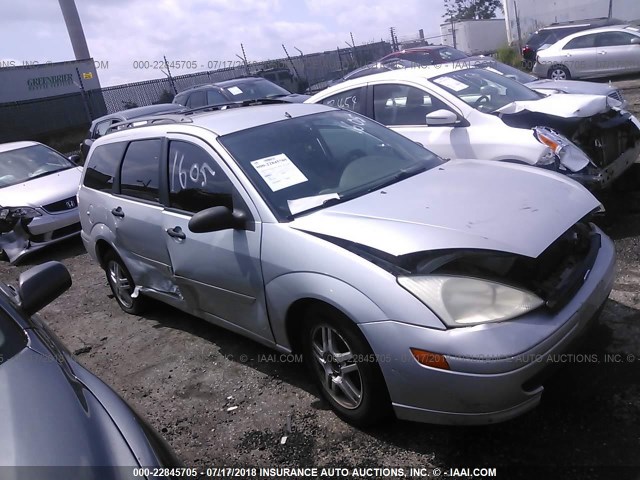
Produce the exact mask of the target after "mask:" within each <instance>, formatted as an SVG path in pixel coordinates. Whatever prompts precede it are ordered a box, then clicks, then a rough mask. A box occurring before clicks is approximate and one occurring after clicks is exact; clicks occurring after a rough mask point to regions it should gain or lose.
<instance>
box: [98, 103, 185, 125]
mask: <svg viewBox="0 0 640 480" xmlns="http://www.w3.org/2000/svg"><path fill="white" fill-rule="evenodd" d="M181 109H184V107H183V106H182V105H177V104H175V103H158V104H156V105H146V106H144V107H135V108H129V109H127V110H120V111H119V112H114V113H110V114H108V115H103V116H102V117H98V118H96V119H95V120H94V121H93V122H91V123H92V124H93V125H95V124H96V123H99V122H102V121H103V120H108V119H110V118H116V117H117V118H124V119H125V120H130V119H133V118H136V117H142V116H144V115H153V114H156V113H163V112H169V113H171V112H177V111H179V110H181Z"/></svg>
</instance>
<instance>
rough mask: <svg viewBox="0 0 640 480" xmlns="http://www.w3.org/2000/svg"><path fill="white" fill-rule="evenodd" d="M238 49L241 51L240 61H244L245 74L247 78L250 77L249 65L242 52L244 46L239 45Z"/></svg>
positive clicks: (245, 55) (244, 53)
mask: <svg viewBox="0 0 640 480" xmlns="http://www.w3.org/2000/svg"><path fill="white" fill-rule="evenodd" d="M240 49H241V50H242V60H244V68H245V70H246V72H247V76H249V75H251V73H249V64H248V63H247V54H246V52H245V51H244V45H243V44H240Z"/></svg>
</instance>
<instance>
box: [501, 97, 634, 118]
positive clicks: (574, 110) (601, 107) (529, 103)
mask: <svg viewBox="0 0 640 480" xmlns="http://www.w3.org/2000/svg"><path fill="white" fill-rule="evenodd" d="M620 105H622V103H621V102H619V101H617V100H614V99H610V98H608V97H605V96H602V95H581V94H573V95H565V94H563V93H556V94H553V95H549V96H547V97H544V98H541V99H540V100H526V101H521V102H520V101H518V102H511V103H509V104H508V105H505V106H504V107H502V108H500V109H498V110H496V112H495V113H502V114H512V113H518V112H521V111H522V110H528V111H530V112H538V113H547V114H549V115H555V116H557V117H565V118H567V117H580V118H586V117H592V116H593V115H597V114H598V113H604V112H606V111H607V110H610V109H611V107H612V106H616V107H617V106H620Z"/></svg>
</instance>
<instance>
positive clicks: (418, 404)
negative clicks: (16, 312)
mask: <svg viewBox="0 0 640 480" xmlns="http://www.w3.org/2000/svg"><path fill="white" fill-rule="evenodd" d="M166 120H167V121H166V122H164V123H162V124H157V123H156V124H148V125H145V126H133V125H132V126H131V128H123V129H121V130H119V131H116V132H114V133H112V134H109V135H106V136H104V137H102V138H100V139H98V140H97V141H96V143H95V144H94V147H93V148H92V149H91V152H90V153H89V159H88V161H87V164H86V166H85V170H84V173H83V179H82V182H81V186H80V190H79V193H78V198H79V205H80V208H81V210H82V212H86V215H84V214H83V215H82V217H81V222H82V233H81V236H82V240H83V242H84V244H85V246H86V248H87V251H88V252H89V255H90V256H91V257H92V258H93V259H94V260H95V261H96V262H98V263H99V265H100V266H101V267H102V268H103V269H104V270H105V274H106V277H107V281H108V283H109V285H110V287H111V290H112V292H113V294H114V298H115V300H116V301H117V302H118V304H119V305H120V307H121V308H122V309H123V310H124V311H125V312H128V313H131V314H136V315H139V314H142V313H143V311H144V307H145V301H146V300H148V299H149V298H153V299H157V300H160V301H162V302H165V303H168V304H170V305H172V306H174V307H176V308H178V309H181V310H183V311H185V312H188V313H190V314H192V315H195V316H197V317H200V318H202V319H205V320H207V321H209V322H211V323H213V324H216V325H219V326H222V327H224V328H227V329H230V330H232V331H234V332H236V333H239V334H241V335H245V336H248V337H250V338H252V339H254V340H256V341H258V342H260V343H262V344H265V345H268V346H270V347H272V348H274V349H276V350H279V351H281V352H292V351H293V352H302V353H303V357H304V361H305V362H306V364H307V366H308V368H309V371H310V374H311V378H312V379H313V380H314V382H315V383H316V385H317V386H318V389H319V392H320V394H321V395H322V396H323V398H324V399H325V400H326V401H327V402H328V404H329V405H330V406H331V407H332V408H333V409H334V410H335V412H336V413H337V414H338V415H339V416H341V417H342V418H344V419H346V420H347V421H349V422H352V423H354V424H357V425H366V424H371V423H375V422H377V421H380V420H381V419H382V418H383V417H385V416H386V415H388V414H393V413H395V415H396V416H397V417H399V418H403V419H409V420H416V421H425V422H433V423H465V424H478V423H491V422H498V421H503V420H507V419H509V418H513V417H515V416H517V415H520V414H522V413H523V412H525V411H527V410H529V409H531V408H533V407H535V406H536V405H537V404H538V402H539V401H540V398H541V396H542V392H543V380H542V378H543V376H545V375H546V374H547V373H548V371H549V368H550V367H552V366H553V361H552V360H549V358H553V356H554V355H556V354H562V353H563V352H566V351H567V350H568V349H569V348H570V347H571V345H572V344H573V343H574V342H575V341H577V340H579V338H580V337H581V336H582V335H584V334H585V332H587V331H588V328H589V326H590V325H591V324H592V322H593V321H594V320H595V319H596V318H597V316H598V313H599V311H600V309H601V308H602V306H603V304H604V302H605V300H606V299H607V297H608V295H609V292H610V291H611V288H612V285H613V279H614V264H615V251H614V247H613V243H612V242H611V240H610V239H609V238H607V236H606V235H605V234H604V233H603V232H602V231H601V230H600V229H599V228H598V227H597V226H596V225H595V224H594V223H592V222H591V216H592V215H595V214H597V213H599V212H600V211H601V210H602V206H601V204H600V202H599V201H598V200H597V199H596V198H595V197H594V196H593V195H592V194H591V193H590V192H589V191H588V190H587V189H585V188H584V187H583V186H582V185H580V184H579V183H577V182H575V181H573V180H571V179H569V178H567V177H565V176H563V175H557V174H555V173H552V172H549V171H547V170H544V169H540V168H530V167H527V166H523V165H516V164H512V163H505V162H490V161H481V160H459V161H447V160H445V159H442V158H440V157H438V156H437V155H435V154H433V153H432V152H431V151H429V150H427V149H426V148H424V147H422V146H420V145H418V144H417V143H416V142H413V141H411V140H409V139H408V138H406V137H404V136H402V135H399V134H397V133H395V132H393V131H391V130H390V129H388V128H385V127H384V126H382V125H380V124H379V123H377V122H374V121H372V120H370V119H368V118H367V117H364V116H361V115H357V114H355V113H353V112H349V111H346V110H341V109H335V108H331V107H327V106H324V105H304V104H284V103H283V104H270V105H252V106H242V104H236V105H234V106H228V107H226V108H225V109H220V110H218V111H210V112H190V113H186V114H179V115H174V116H171V117H167V118H166Z"/></svg>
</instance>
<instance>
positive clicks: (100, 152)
mask: <svg viewBox="0 0 640 480" xmlns="http://www.w3.org/2000/svg"><path fill="white" fill-rule="evenodd" d="M126 146H127V144H126V143H125V142H120V143H109V144H107V145H100V146H99V147H96V148H95V149H94V151H93V153H92V155H91V156H90V157H89V160H88V161H87V165H86V166H85V174H84V182H83V185H84V186H85V187H88V188H93V189H94V190H102V191H105V192H111V191H112V190H113V180H114V178H115V176H116V172H117V171H118V166H119V165H120V160H122V155H123V154H124V150H125V148H126Z"/></svg>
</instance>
